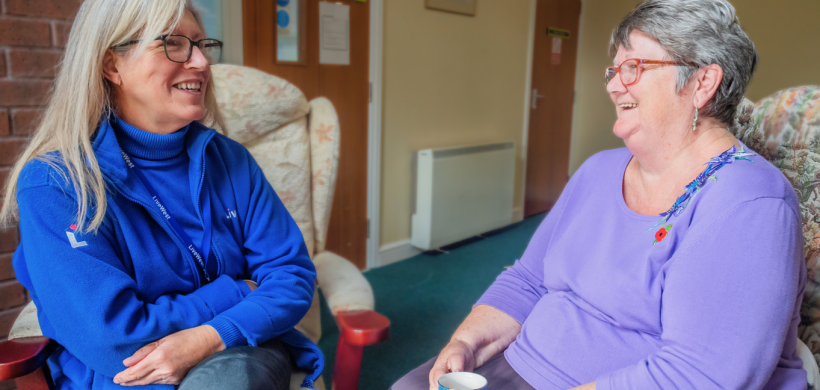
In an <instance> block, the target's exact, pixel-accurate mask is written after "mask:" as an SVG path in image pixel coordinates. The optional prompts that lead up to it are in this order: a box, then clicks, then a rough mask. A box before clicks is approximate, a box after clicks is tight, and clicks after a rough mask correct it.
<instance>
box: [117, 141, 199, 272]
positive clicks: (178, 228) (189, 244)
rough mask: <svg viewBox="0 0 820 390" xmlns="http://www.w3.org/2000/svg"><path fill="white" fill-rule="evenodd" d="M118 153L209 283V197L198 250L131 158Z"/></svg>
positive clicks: (123, 153)
mask: <svg viewBox="0 0 820 390" xmlns="http://www.w3.org/2000/svg"><path fill="white" fill-rule="evenodd" d="M120 152H122V158H123V159H124V160H125V165H126V166H128V168H131V171H133V172H134V173H135V174H136V175H137V178H139V179H140V181H141V182H142V184H143V185H144V186H145V189H147V190H148V193H149V194H150V195H151V198H152V199H153V201H154V203H156V205H157V207H158V208H159V211H160V212H161V213H162V216H163V217H165V219H167V220H168V222H170V223H171V227H173V228H174V230H176V232H177V234H179V237H180V238H181V239H182V241H183V243H184V244H185V245H186V246H187V247H188V250H189V251H191V254H192V255H193V256H194V258H195V259H196V261H197V262H198V263H199V266H200V267H202V272H203V273H204V274H205V280H207V281H208V282H210V281H211V276H210V275H208V270H207V269H206V268H205V264H206V263H207V262H208V255H209V253H210V243H211V197H210V196H207V195H206V196H205V203H204V204H203V210H202V214H203V220H204V226H203V232H202V245H201V246H200V247H201V248H202V249H200V248H197V247H196V246H195V245H194V241H193V240H191V237H190V236H188V234H187V233H185V229H183V228H182V226H180V224H179V222H177V220H176V218H174V217H173V216H172V215H171V214H170V213H169V212H168V208H167V207H165V204H164V203H162V200H161V199H160V198H159V194H157V191H156V190H155V189H154V186H152V185H151V183H149V182H148V179H147V178H146V177H145V175H144V174H143V173H142V171H141V170H140V169H139V167H137V166H136V164H134V163H133V162H131V157H129V156H128V154H126V153H125V151H124V150H122V149H120ZM203 254H204V256H203Z"/></svg>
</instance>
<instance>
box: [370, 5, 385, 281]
mask: <svg viewBox="0 0 820 390" xmlns="http://www.w3.org/2000/svg"><path fill="white" fill-rule="evenodd" d="M383 22H384V0H370V66H369V67H370V104H369V106H368V121H367V138H368V142H367V262H366V264H367V265H366V269H370V268H375V267H378V266H379V264H380V263H381V261H380V255H379V245H380V243H379V240H380V238H379V229H380V222H381V164H382V61H383V58H382V36H383V32H384V31H383Z"/></svg>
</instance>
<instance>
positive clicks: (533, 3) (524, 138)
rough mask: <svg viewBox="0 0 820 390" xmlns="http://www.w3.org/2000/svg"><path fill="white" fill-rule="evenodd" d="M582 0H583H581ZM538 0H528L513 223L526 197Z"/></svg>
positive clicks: (522, 215)
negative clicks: (518, 183)
mask: <svg viewBox="0 0 820 390" xmlns="http://www.w3.org/2000/svg"><path fill="white" fill-rule="evenodd" d="M582 1H583V0H582ZM537 6H538V0H530V28H529V35H528V37H527V77H526V81H525V82H524V125H523V127H524V129H523V131H521V158H522V159H523V160H524V166H523V168H522V169H521V170H522V172H521V175H522V176H521V177H522V178H523V183H522V185H521V208H520V209H515V210H514V211H513V214H514V215H513V223H515V222H518V221H521V220H523V219H524V203H525V202H526V199H527V146H528V143H529V137H530V104H532V103H531V102H530V99H531V97H532V96H531V88H532V58H533V56H534V53H535V16H536V12H537Z"/></svg>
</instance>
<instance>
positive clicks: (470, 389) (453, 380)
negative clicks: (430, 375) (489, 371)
mask: <svg viewBox="0 0 820 390" xmlns="http://www.w3.org/2000/svg"><path fill="white" fill-rule="evenodd" d="M438 389H439V390H487V379H485V378H484V377H483V376H481V375H478V374H474V373H472V372H451V373H447V374H444V375H442V376H440V377H439V378H438Z"/></svg>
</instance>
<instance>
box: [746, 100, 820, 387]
mask: <svg viewBox="0 0 820 390" xmlns="http://www.w3.org/2000/svg"><path fill="white" fill-rule="evenodd" d="M733 131H734V133H735V136H736V137H737V138H738V139H739V140H740V141H741V142H743V143H744V144H745V145H746V146H748V147H749V148H750V149H752V150H753V151H754V152H756V153H758V154H760V155H761V156H762V157H764V158H765V159H766V160H768V161H769V162H771V163H772V164H774V166H776V167H778V168H779V169H780V171H781V172H783V174H784V175H785V176H786V178H787V179H788V180H789V181H790V182H791V184H792V186H793V187H794V189H795V192H797V197H798V199H799V201H800V213H801V217H802V219H803V239H804V245H805V246H804V250H805V255H806V268H807V270H808V280H807V282H806V290H805V293H804V295H803V305H802V307H801V310H800V315H801V322H800V326H799V329H798V336H799V338H800V340H801V341H802V344H801V343H798V353H799V354H800V357H801V358H802V359H803V362H804V365H803V368H804V369H805V370H806V372H807V373H808V380H809V385H811V386H817V384H818V380H820V372H818V365H817V362H818V361H820V86H804V87H797V88H791V89H786V90H783V91H780V92H777V93H775V94H774V95H771V96H769V97H767V98H765V99H763V100H761V101H760V102H758V103H756V104H752V103H751V102H750V101H748V100H745V99H744V102H743V103H742V104H741V105H740V107H738V112H737V115H736V118H735V126H734V128H733Z"/></svg>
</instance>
